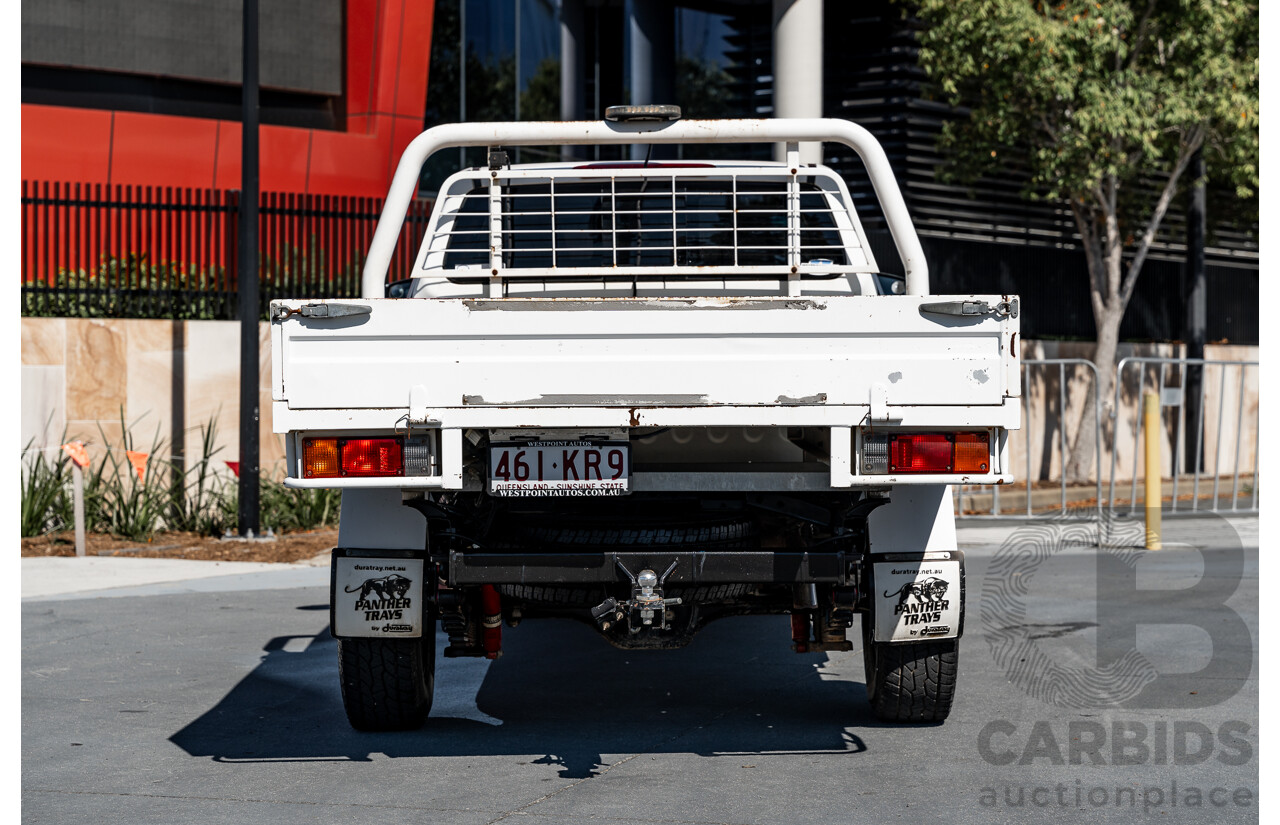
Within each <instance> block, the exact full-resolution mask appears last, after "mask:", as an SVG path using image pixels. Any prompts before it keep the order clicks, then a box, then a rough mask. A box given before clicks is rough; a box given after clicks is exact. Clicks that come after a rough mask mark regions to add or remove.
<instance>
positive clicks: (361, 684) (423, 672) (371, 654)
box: [338, 620, 436, 731]
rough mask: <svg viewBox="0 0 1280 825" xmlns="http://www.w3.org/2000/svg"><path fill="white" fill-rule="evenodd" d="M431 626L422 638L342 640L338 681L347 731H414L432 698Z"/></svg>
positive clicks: (433, 650) (431, 623)
mask: <svg viewBox="0 0 1280 825" xmlns="http://www.w3.org/2000/svg"><path fill="white" fill-rule="evenodd" d="M435 665H436V640H435V622H434V621H431V620H428V622H427V627H426V628H425V629H424V631H423V635H422V638H421V639H343V640H339V642H338V680H339V682H340V683H341V685H342V706H343V708H345V709H346V712H347V721H349V722H350V723H351V727H353V728H355V729H356V730H361V731H391V730H414V729H416V728H420V727H422V723H423V722H425V721H426V719H427V714H428V713H430V712H431V699H432V696H433V695H434V693H435Z"/></svg>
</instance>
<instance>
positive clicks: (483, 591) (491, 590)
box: [480, 584, 502, 659]
mask: <svg viewBox="0 0 1280 825" xmlns="http://www.w3.org/2000/svg"><path fill="white" fill-rule="evenodd" d="M480 610H481V616H482V619H481V622H482V624H483V627H484V656H485V658H486V659H496V658H498V657H499V656H501V655H502V596H501V595H499V593H498V588H496V587H494V586H493V585H491V584H486V585H483V586H482V587H481V588H480Z"/></svg>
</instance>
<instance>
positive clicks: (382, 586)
mask: <svg viewBox="0 0 1280 825" xmlns="http://www.w3.org/2000/svg"><path fill="white" fill-rule="evenodd" d="M412 584H413V579H410V578H406V577H405V576H401V575H400V574H399V573H391V574H390V575H387V576H382V577H381V578H376V579H365V580H364V582H363V583H362V584H360V585H359V586H357V587H344V588H343V591H344V592H346V593H355V592H357V591H359V594H360V595H358V596H357V597H356V603H355V608H354V609H355V611H356V612H357V613H364V619H365V621H368V622H382V621H396V620H400V619H403V618H404V611H406V610H408V609H409V608H410V607H412V606H413V604H412V603H413V599H410V598H408V593H409V587H410V586H412ZM375 595H376V596H377V598H371V597H373V596H375ZM391 628H395V629H397V630H399V629H400V628H405V629H408V630H412V629H413V628H412V626H411V625H389V626H388V628H387V629H391Z"/></svg>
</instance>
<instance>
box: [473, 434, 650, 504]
mask: <svg viewBox="0 0 1280 825" xmlns="http://www.w3.org/2000/svg"><path fill="white" fill-rule="evenodd" d="M630 446H631V445H630V444H628V443H626V442H618V441H576V440H565V441H524V442H520V441H513V442H503V443H500V444H493V445H492V446H490V448H489V494H490V495H494V496H523V497H540V496H622V495H626V494H627V493H629V492H630V491H631V485H630V479H631V449H630ZM521 476H523V478H522V477H521ZM566 476H568V477H567V478H566Z"/></svg>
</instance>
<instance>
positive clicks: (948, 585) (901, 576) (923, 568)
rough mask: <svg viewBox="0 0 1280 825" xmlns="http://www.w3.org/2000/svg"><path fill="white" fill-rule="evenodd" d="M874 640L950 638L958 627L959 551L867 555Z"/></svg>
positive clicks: (961, 563) (960, 599) (961, 596)
mask: <svg viewBox="0 0 1280 825" xmlns="http://www.w3.org/2000/svg"><path fill="white" fill-rule="evenodd" d="M867 568H868V572H869V573H870V576H869V578H870V588H869V593H870V604H869V608H870V610H871V614H872V620H873V625H872V626H873V627H874V628H875V641H877V642H922V641H927V640H930V639H956V638H959V637H960V634H961V633H962V632H963V630H964V553H962V552H961V551H959V550H931V551H927V552H917V553H876V554H872V555H870V556H868V559H867Z"/></svg>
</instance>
